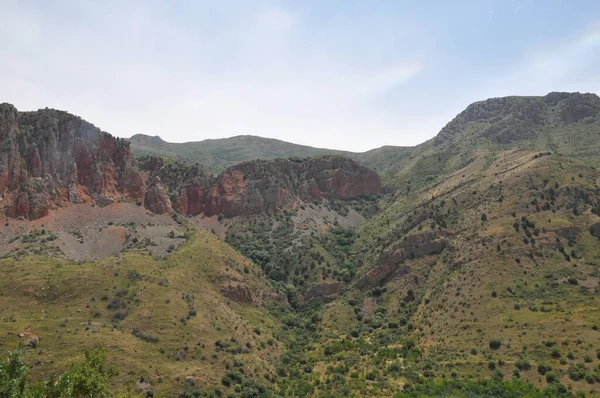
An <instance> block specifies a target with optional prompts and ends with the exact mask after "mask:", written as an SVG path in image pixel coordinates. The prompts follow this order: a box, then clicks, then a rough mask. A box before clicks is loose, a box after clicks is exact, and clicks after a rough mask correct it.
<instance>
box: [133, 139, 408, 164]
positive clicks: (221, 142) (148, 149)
mask: <svg viewBox="0 0 600 398" xmlns="http://www.w3.org/2000/svg"><path fill="white" fill-rule="evenodd" d="M129 142H131V150H132V152H133V155H134V156H144V155H151V154H154V155H163V156H168V157H173V158H176V159H180V160H183V161H185V162H187V163H192V164H196V163H198V164H200V165H203V166H205V167H206V168H207V169H208V170H209V171H210V172H212V173H215V174H218V173H220V172H221V171H223V170H224V169H225V168H227V167H229V166H232V165H235V164H238V163H241V162H246V161H249V160H255V159H262V160H269V159H276V158H306V157H314V156H323V155H342V156H344V157H347V158H350V159H353V160H356V161H358V162H360V163H362V164H364V165H365V166H367V167H369V168H371V169H373V170H375V171H378V172H379V171H384V170H385V168H386V167H387V165H388V164H389V163H391V162H393V161H395V160H396V158H397V157H398V156H400V155H401V154H403V153H405V152H406V151H407V150H408V147H395V146H385V147H381V148H377V149H373V150H370V151H367V152H361V153H358V152H348V151H339V150H333V149H324V148H313V147H310V146H305V145H298V144H292V143H290V142H285V141H280V140H276V139H272V138H263V137H257V136H252V135H240V136H236V137H230V138H223V139H209V140H203V141H195V142H186V143H170V142H166V141H164V140H163V139H162V138H160V137H158V136H155V137H151V136H148V135H144V134H136V135H134V136H132V137H131V138H129Z"/></svg>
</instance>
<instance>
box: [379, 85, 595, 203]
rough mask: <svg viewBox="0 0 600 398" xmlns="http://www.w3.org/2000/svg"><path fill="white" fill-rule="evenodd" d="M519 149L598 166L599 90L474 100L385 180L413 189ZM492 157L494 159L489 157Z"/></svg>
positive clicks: (395, 164) (400, 161)
mask: <svg viewBox="0 0 600 398" xmlns="http://www.w3.org/2000/svg"><path fill="white" fill-rule="evenodd" d="M516 148H518V149H527V150H530V151H540V152H545V151H549V152H552V153H559V154H562V155H565V156H569V157H573V158H576V159H579V160H581V161H584V162H586V163H588V164H590V165H594V166H595V165H598V164H600V155H599V154H600V98H599V97H598V96H597V95H595V94H579V93H550V94H548V95H546V96H544V97H503V98H491V99H488V100H485V101H481V102H476V103H474V104H472V105H469V107H467V109H466V110H464V111H463V112H461V113H460V114H459V115H457V116H456V117H455V118H454V119H453V120H452V121H450V122H449V123H448V124H447V125H446V126H445V127H444V128H443V129H442V130H441V131H440V133H439V134H438V135H437V136H436V137H435V138H433V139H431V140H429V141H427V142H425V143H423V144H420V145H417V146H416V147H414V148H411V149H410V151H408V153H407V154H403V155H402V157H401V158H400V159H397V160H398V161H395V162H391V163H388V164H387V167H386V170H387V173H386V174H385V175H384V177H385V179H384V181H385V182H386V183H387V184H390V185H393V186H396V187H401V188H402V189H403V192H410V190H411V189H415V188H420V187H424V186H427V185H429V184H431V183H432V182H435V181H436V179H437V178H438V177H440V176H443V175H446V174H448V173H451V172H454V171H456V170H459V169H461V168H463V167H465V166H467V165H468V164H469V163H470V162H473V161H474V160H475V159H478V158H479V157H480V156H481V155H482V154H486V155H487V154H489V153H492V154H493V153H497V152H501V151H504V150H509V149H516ZM488 160H489V161H492V159H491V158H490V157H488Z"/></svg>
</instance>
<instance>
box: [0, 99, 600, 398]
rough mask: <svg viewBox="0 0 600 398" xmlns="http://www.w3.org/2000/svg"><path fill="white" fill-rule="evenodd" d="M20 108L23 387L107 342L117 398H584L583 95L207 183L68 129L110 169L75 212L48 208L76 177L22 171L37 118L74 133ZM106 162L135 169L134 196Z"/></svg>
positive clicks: (10, 246)
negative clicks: (417, 138)
mask: <svg viewBox="0 0 600 398" xmlns="http://www.w3.org/2000/svg"><path fill="white" fill-rule="evenodd" d="M11 112H12V111H10V112H8V113H9V114H15V113H11ZM16 115H17V116H16V119H15V120H17V121H18V124H14V123H13V124H10V126H15V125H18V126H19V127H18V129H16V130H15V129H14V128H12V129H8V133H5V134H4V136H2V137H8V138H5V139H4V141H3V144H4V145H5V146H6V147H7V148H10V151H8V153H10V154H14V156H4V157H0V160H3V161H4V162H5V163H1V164H6V165H9V166H10V167H8V169H9V170H12V171H9V172H7V173H5V174H2V173H0V175H6V176H8V179H6V178H5V179H4V180H1V181H9V182H10V181H11V178H13V176H15V175H19V176H22V180H19V181H20V183H19V184H18V185H19V186H18V188H16V187H15V188H10V189H9V190H8V191H7V194H5V195H6V196H5V198H7V199H9V200H7V201H8V202H9V203H10V204H13V203H15V199H14V198H16V197H18V195H17V193H18V194H19V195H20V194H21V193H23V195H24V196H27V199H31V198H34V199H35V198H36V194H37V193H39V190H40V187H41V191H42V192H46V191H44V189H47V190H48V191H47V193H48V195H49V197H50V198H51V199H52V200H53V202H52V203H54V204H55V206H56V208H49V209H48V212H47V214H44V215H41V216H40V217H39V218H36V219H35V220H33V221H28V220H27V219H19V218H18V217H17V219H14V218H7V219H6V220H7V222H8V223H7V225H5V228H4V230H3V231H2V233H0V242H1V243H2V244H3V247H5V249H3V252H2V254H3V255H4V256H5V258H3V259H1V260H0V267H2V270H3V274H4V275H5V279H4V281H3V283H4V285H3V286H2V287H1V289H0V307H1V308H6V309H7V310H4V312H3V313H2V317H3V320H4V322H5V323H6V325H7V330H8V334H6V335H5V336H4V337H3V340H0V342H1V343H2V344H3V346H4V347H6V349H7V350H8V349H12V348H14V346H15V344H16V342H18V341H27V342H28V343H29V344H30V345H31V343H32V341H34V340H35V339H34V340H31V339H32V338H34V337H37V338H38V340H37V342H36V343H35V344H36V348H35V350H33V349H27V350H26V359H27V362H28V363H30V364H32V366H33V367H32V375H33V376H34V377H35V378H37V379H39V378H40V377H43V376H47V375H48V374H49V372H52V371H53V370H61V369H64V368H65V366H66V363H67V362H66V361H69V360H70V359H73V358H75V359H77V358H78V357H79V356H80V355H81V350H80V349H78V346H77V345H79V344H82V345H83V346H85V347H93V346H94V345H96V344H102V345H104V346H106V347H107V348H108V351H109V362H111V361H112V363H115V364H117V365H119V367H121V368H122V369H123V371H124V372H122V373H121V375H120V376H119V377H118V378H117V379H115V382H114V388H115V389H116V390H118V389H121V390H123V389H125V390H127V391H129V393H131V394H139V393H141V392H142V391H148V390H153V392H154V391H156V392H157V394H158V395H160V394H163V395H164V396H172V395H174V393H175V394H179V393H181V394H183V395H182V396H211V394H213V395H216V396H220V395H226V396H227V395H229V396H259V397H268V396H273V395H275V394H277V395H279V396H294V397H341V396H355V397H362V396H380V397H384V396H385V397H387V396H398V397H405V396H410V397H427V396H489V395H493V394H495V395H496V396H506V397H508V396H535V397H538V396H572V394H579V395H585V396H587V395H590V396H595V395H597V394H598V390H597V383H600V345H599V344H598V341H600V340H599V338H600V324H599V323H598V319H600V301H599V299H598V293H599V292H600V287H599V285H598V283H599V280H600V274H599V269H600V215H599V214H600V188H599V186H600V170H599V169H598V164H599V162H598V160H599V159H598V153H599V152H597V150H598V149H599V148H598V145H599V144H598V142H599V141H598V139H597V138H598V133H599V132H600V99H599V98H598V97H597V96H595V95H591V94H578V93H573V94H568V93H551V94H548V95H547V96H544V97H506V98H494V99H489V100H486V101H482V102H478V103H475V104H473V105H470V106H469V107H468V108H467V109H466V110H465V111H463V112H461V113H460V114H459V115H457V117H456V118H454V119H453V120H452V121H451V122H450V123H448V125H447V126H446V127H445V128H444V129H442V131H441V132H440V133H439V134H438V136H436V137H435V138H434V139H432V140H430V141H428V142H425V143H423V144H421V145H418V146H416V147H414V148H396V147H383V148H379V149H376V150H373V151H369V152H366V153H363V154H351V155H350V156H353V157H354V159H355V161H352V160H350V159H347V158H346V157H340V156H337V155H334V156H331V155H328V156H323V157H317V158H309V159H299V158H292V159H262V160H253V161H247V162H242V163H240V164H237V165H232V166H229V167H227V168H226V169H225V170H223V171H222V172H221V173H220V175H218V176H217V177H214V176H212V175H211V173H210V171H209V170H208V169H207V168H205V167H204V166H202V165H200V164H199V165H190V164H189V163H187V162H185V161H181V160H174V159H172V158H170V157H168V156H156V155H145V156H140V157H137V159H135V160H131V158H130V157H128V152H127V151H128V150H129V144H128V143H122V144H119V145H117V144H116V143H115V141H113V139H112V138H111V137H110V136H109V135H105V134H104V133H102V134H101V133H99V132H97V131H96V130H93V134H92V133H90V134H87V133H85V132H86V131H88V129H87V128H79V129H75V138H77V140H74V141H69V140H68V139H67V143H68V144H66V145H63V146H59V147H61V148H63V149H62V150H63V151H65V153H66V155H65V157H66V158H69V159H71V157H70V156H72V155H71V152H70V151H72V149H71V148H72V146H71V144H72V143H73V142H75V141H76V142H79V144H78V145H76V146H75V148H76V151H75V152H74V153H76V154H80V156H74V159H75V166H77V167H76V170H77V172H76V173H75V174H74V175H75V176H78V175H79V172H78V170H79V168H81V170H83V171H90V170H99V171H103V173H100V174H99V175H100V176H112V178H111V179H107V178H99V177H98V178H99V179H97V180H94V179H93V178H92V179H85V178H84V179H83V180H79V181H81V182H80V183H79V184H77V187H78V190H77V192H81V193H83V194H85V195H83V196H82V197H83V198H86V199H88V198H89V199H90V201H89V202H87V203H77V204H74V203H70V204H69V203H68V202H67V203H65V201H64V200H63V199H61V198H63V197H65V195H66V194H67V193H68V190H66V191H65V190H64V189H65V187H68V186H69V185H68V184H64V183H63V182H64V181H65V180H68V178H65V177H64V176H65V175H66V176H71V175H72V174H68V173H67V174H63V173H62V172H61V173H58V174H52V173H47V172H44V173H42V174H41V175H42V176H45V175H47V174H50V176H45V177H42V176H39V175H38V174H39V173H37V171H35V170H38V169H39V167H34V166H35V165H38V164H39V163H40V162H37V160H36V159H37V158H38V156H36V155H35V153H36V150H37V153H38V155H39V158H40V159H41V164H42V166H41V169H42V170H47V169H48V167H49V166H47V164H51V163H47V159H48V156H47V155H43V154H47V153H51V152H48V150H47V148H48V146H44V145H43V140H41V138H40V135H39V132H42V131H46V130H44V126H45V125H47V124H48V123H50V122H51V123H50V124H49V125H50V126H52V123H56V126H57V128H58V131H64V132H72V131H73V129H69V128H68V127H69V126H73V124H70V123H75V124H74V125H75V126H85V125H82V124H78V123H80V122H70V120H71V119H70V118H68V117H67V116H60V117H56V115H54V114H52V113H51V114H49V116H51V117H50V118H49V119H41V120H40V121H37V122H36V123H32V122H28V120H30V119H27V118H31V117H32V116H31V115H26V117H25V116H19V115H18V114H16ZM53 115H54V116H53ZM61 115H62V114H61ZM44 117H45V116H44ZM48 120H49V121H48ZM0 121H1V119H0ZM0 126H2V124H0ZM38 126H39V127H38ZM36 128H37V130H36ZM61 129H63V130H61ZM36 131H37V132H38V133H36ZM89 131H91V130H89ZM98 131H99V130H98ZM17 132H18V133H17ZM0 134H2V130H0ZM47 136H48V135H47ZM49 136H52V135H51V134H50V135H49ZM81 136H83V137H81ZM19 137H26V139H23V138H19ZM57 137H70V136H69V135H68V134H58V135H57ZM90 137H91V138H90ZM98 137H99V138H98ZM150 141H152V142H150V143H147V146H152V147H153V148H154V147H157V148H158V147H161V146H164V145H167V144H165V143H163V142H162V141H159V140H158V139H152V140H150ZM6 142H8V143H9V144H10V145H7V144H6ZM31 142H36V146H35V147H33V146H32V145H31ZM59 142H60V140H59ZM98 143H100V144H101V145H100V144H98ZM132 145H133V144H132ZM167 146H168V145H167ZM31 148H35V149H36V150H33V149H31ZM111 148H119V151H122V153H123V154H124V155H126V156H125V157H124V159H125V162H124V163H123V161H118V159H117V158H116V157H113V156H112V155H111V154H112V153H113V152H114V151H113V150H112V149H111ZM82 153H85V154H88V155H87V156H81V154H82ZM89 154H91V155H92V156H89ZM166 154H167V155H173V154H169V153H166ZM175 155H177V154H175ZM85 159H91V160H93V161H92V162H85V161H80V160H85ZM357 162H361V163H363V164H367V165H370V167H371V168H373V169H376V170H378V171H379V174H380V177H381V181H382V183H383V184H384V185H387V186H388V187H393V190H392V191H391V192H389V193H388V194H382V193H381V192H382V189H381V185H380V184H379V177H378V176H377V175H376V174H374V173H373V172H372V171H371V170H369V169H367V168H365V167H364V166H360V165H359V164H357ZM15 165H16V166H18V167H16V166H15ZM84 166H85V167H84ZM0 170H4V169H0ZM14 170H21V171H23V172H22V173H17V174H15V173H14ZM69 170H70V169H69ZM112 170H117V172H112ZM119 170H129V174H127V175H130V176H131V175H135V176H140V177H139V178H140V181H142V183H143V184H142V185H141V186H143V190H142V191H141V192H142V193H143V196H141V197H140V196H139V194H137V193H136V194H129V192H130V191H128V189H129V188H127V187H130V186H131V185H129V184H124V183H123V181H130V180H126V179H123V176H124V175H125V174H123V173H120V172H118V171H119ZM108 171H111V173H109V172H108ZM83 175H85V176H92V177H93V176H95V175H96V174H95V173H88V172H85V173H83ZM44 179H45V180H44ZM40 181H46V183H45V184H41V185H40V183H39V182H40ZM48 181H52V182H55V186H57V187H59V188H60V189H59V192H61V194H60V195H56V196H51V195H50V193H51V192H52V191H51V190H50V188H47V185H48V184H47V182H48ZM71 181H73V180H72V179H71ZM75 181H78V180H77V179H75ZM94 181H113V182H111V183H110V184H108V185H106V184H104V185H102V184H100V185H98V184H95V183H94ZM23 182H27V184H23ZM7 184H8V185H7V186H12V185H10V183H7ZM107 186H110V187H113V188H114V189H110V190H109V189H106V188H105V187H107ZM36 187H37V188H36ZM44 187H46V188H44ZM98 187H99V188H98ZM11 189H13V191H11ZM61 189H62V191H61ZM134 192H136V191H134ZM86 195H87V196H86ZM107 195H108V197H112V198H114V199H115V200H114V201H113V203H111V204H109V203H106V204H103V205H104V206H103V207H100V206H99V205H98V204H99V202H98V198H101V197H107ZM110 195H112V196H110ZM121 197H122V198H123V199H122V200H121V199H120V198H121ZM31 202H35V201H34V200H30V203H31ZM36 203H37V202H36ZM14 207H16V208H23V207H22V206H12V207H11V206H10V205H9V206H8V207H7V210H8V215H9V216H15V215H16V214H12V215H11V213H10V209H11V208H14ZM27 214H30V215H31V214H32V213H31V212H29V213H27ZM31 218H35V217H31ZM74 222H79V223H80V224H77V225H80V228H79V229H77V230H73V229H72V228H71V227H70V226H71V225H72V223H74ZM42 229H44V231H43V232H42ZM209 231H211V232H212V233H211V232H209ZM117 235H118V236H121V237H122V238H120V240H119V241H118V244H115V245H114V246H112V245H111V246H110V247H107V242H109V241H111V242H112V241H113V240H111V239H110V237H113V236H117ZM49 238H50V239H49ZM77 247H81V250H80V252H82V253H84V254H86V256H82V257H76V256H75V254H78V251H77ZM73 259H76V260H80V261H79V262H78V263H75V262H73V261H72V260H73ZM83 260H88V262H85V261H83ZM42 310H43V311H44V312H41V311H42ZM40 314H41V315H40ZM96 314H97V315H96ZM186 314H187V315H186ZM96 318H98V321H97V322H96V321H95V319H96ZM64 319H67V321H66V322H64V323H63V322H62V320H64ZM72 320H73V323H75V324H80V325H81V326H80V328H79V330H75V331H74V328H73V327H71V326H70V325H72V324H73V323H71V322H72ZM75 328H77V326H75ZM86 328H87V330H86ZM65 329H68V330H70V332H69V331H67V330H65ZM21 335H22V337H18V336H21ZM115 336H116V337H115ZM196 340H198V341H199V342H200V344H198V341H196ZM194 342H195V343H194ZM70 343H73V344H70ZM247 343H249V345H248V344H247ZM194 344H195V345H194ZM203 344H204V346H203ZM186 347H187V349H186ZM193 347H194V348H193ZM47 355H50V357H48V356H47ZM59 358H60V359H59ZM53 360H54V362H52V361H53ZM140 364H145V365H150V366H152V368H148V369H146V366H144V367H141V366H140ZM142 378H143V380H142ZM148 381H149V382H150V385H147V384H145V383H147V382H148ZM542 389H544V392H541V390H542Z"/></svg>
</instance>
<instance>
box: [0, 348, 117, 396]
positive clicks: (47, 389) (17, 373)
mask: <svg viewBox="0 0 600 398" xmlns="http://www.w3.org/2000/svg"><path fill="white" fill-rule="evenodd" d="M105 360H106V351H105V350H104V349H103V348H98V349H96V350H93V351H86V353H85V359H84V360H83V362H82V363H80V364H77V365H73V366H72V367H71V369H69V370H68V371H66V372H65V373H63V374H61V375H60V376H58V377H55V376H53V377H51V378H50V379H48V380H45V381H43V382H40V383H35V384H28V382H27V365H26V364H25V363H24V362H23V360H22V348H21V347H19V348H17V349H16V350H15V351H12V352H9V353H8V355H7V358H6V359H4V360H2V361H1V362H0V398H21V397H28V398H42V397H47V398H76V397H98V398H100V397H109V396H111V393H110V390H109V387H108V380H109V379H110V378H111V377H113V376H116V375H117V373H118V371H117V369H116V368H115V367H112V366H106V365H105V363H104V362H105Z"/></svg>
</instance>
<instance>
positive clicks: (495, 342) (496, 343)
mask: <svg viewBox="0 0 600 398" xmlns="http://www.w3.org/2000/svg"><path fill="white" fill-rule="evenodd" d="M489 346H490V349H492V350H499V349H500V347H501V346H502V341H501V340H500V339H491V340H490V341H489Z"/></svg>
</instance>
